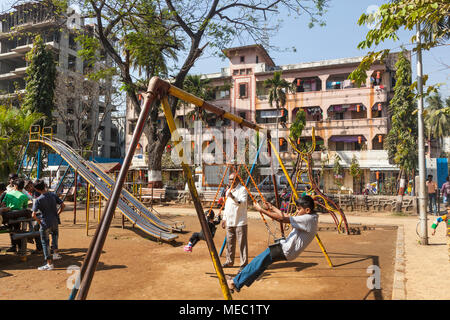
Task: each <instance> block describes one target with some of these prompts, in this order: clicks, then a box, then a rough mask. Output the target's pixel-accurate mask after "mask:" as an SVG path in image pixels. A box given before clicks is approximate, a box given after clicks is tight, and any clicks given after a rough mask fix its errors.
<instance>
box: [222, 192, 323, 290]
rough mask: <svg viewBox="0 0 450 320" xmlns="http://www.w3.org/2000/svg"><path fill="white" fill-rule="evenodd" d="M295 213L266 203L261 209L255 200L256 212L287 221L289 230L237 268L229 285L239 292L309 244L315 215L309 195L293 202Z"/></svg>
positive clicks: (229, 280) (316, 222)
mask: <svg viewBox="0 0 450 320" xmlns="http://www.w3.org/2000/svg"><path fill="white" fill-rule="evenodd" d="M296 205H297V215H296V216H289V215H287V214H286V213H284V212H282V211H281V210H279V209H277V208H275V207H273V206H272V205H270V204H267V207H266V208H261V207H260V206H259V205H258V204H257V203H255V204H254V207H255V209H256V210H257V211H259V212H261V213H263V214H265V215H267V216H268V217H270V218H272V219H274V220H277V221H279V222H283V223H290V224H291V226H292V231H291V233H290V234H289V235H288V237H287V238H286V239H283V240H280V242H278V243H277V244H275V245H272V246H270V247H269V248H267V249H266V250H265V251H263V252H262V253H261V254H259V255H258V256H256V257H255V258H254V259H253V260H252V262H251V263H250V264H249V265H248V266H247V267H245V268H244V269H243V270H241V271H240V272H239V273H238V274H237V275H236V276H235V277H234V278H228V279H227V283H228V286H229V288H230V289H231V290H232V291H234V290H237V291H239V290H240V289H241V288H242V287H243V286H247V287H249V286H251V285H252V283H253V282H254V281H255V280H256V279H257V278H258V277H259V276H260V275H261V274H262V273H263V272H264V271H265V270H266V269H267V267H269V266H270V265H271V264H272V263H274V262H277V261H283V260H287V261H291V260H294V259H295V258H296V257H298V255H299V254H300V253H302V252H303V251H304V250H305V248H306V247H307V246H308V245H309V244H310V243H311V241H312V240H313V239H314V237H315V235H316V233H317V226H318V222H319V218H318V215H317V214H316V213H315V212H314V200H313V199H312V198H311V197H310V196H303V197H301V198H300V199H298V200H297V201H296Z"/></svg>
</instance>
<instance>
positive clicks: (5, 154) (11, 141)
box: [0, 106, 43, 181]
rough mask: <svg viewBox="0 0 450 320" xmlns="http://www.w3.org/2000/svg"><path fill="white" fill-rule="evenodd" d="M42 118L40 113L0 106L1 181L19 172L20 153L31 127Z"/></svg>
mask: <svg viewBox="0 0 450 320" xmlns="http://www.w3.org/2000/svg"><path fill="white" fill-rule="evenodd" d="M42 118H43V115H42V114H39V113H30V112H25V111H24V110H23V109H17V108H13V107H10V106H0V181H5V180H6V177H7V176H8V174H9V173H11V172H15V170H17V167H16V165H17V163H18V161H19V159H18V157H19V156H20V155H19V152H20V149H21V148H22V146H24V145H25V144H26V142H27V138H28V132H29V130H30V127H31V126H32V125H33V124H35V123H36V122H37V121H39V120H41V119H42Z"/></svg>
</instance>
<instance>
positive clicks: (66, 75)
mask: <svg viewBox="0 0 450 320" xmlns="http://www.w3.org/2000/svg"><path fill="white" fill-rule="evenodd" d="M0 22H1V27H0V100H1V101H3V102H5V101H9V102H10V103H11V102H12V104H13V105H15V106H17V107H19V106H20V99H19V98H18V97H19V96H20V95H21V94H23V93H24V92H25V85H26V83H25V77H26V69H27V62H26V60H25V55H26V53H27V52H29V51H30V50H31V48H32V46H33V39H34V37H35V35H37V34H40V35H41V36H42V38H43V39H44V42H45V44H46V46H47V48H49V49H51V50H53V52H54V55H55V59H56V61H57V62H58V65H57V71H58V75H57V81H56V94H55V104H56V110H55V111H54V119H55V122H54V124H53V132H54V136H55V137H57V138H59V139H61V140H64V141H66V142H67V143H68V144H69V145H71V146H72V147H74V148H76V149H78V148H79V145H80V143H79V142H80V141H81V143H83V142H85V141H91V140H92V139H93V135H94V133H95V130H96V129H97V128H98V127H99V123H100V122H99V121H100V119H104V120H103V122H102V124H101V125H100V128H99V135H98V139H97V140H96V141H95V142H94V143H95V145H94V148H93V156H98V157H105V158H114V157H120V148H119V146H118V129H117V128H116V127H115V126H114V125H113V123H112V120H111V112H113V111H115V110H114V107H113V106H112V103H111V95H112V92H113V90H114V88H113V87H112V84H111V81H100V82H94V81H90V80H88V79H87V77H86V72H87V70H88V65H87V63H86V62H84V61H83V60H82V59H81V58H80V57H79V56H78V55H77V51H78V50H80V49H81V47H80V44H79V43H77V41H76V40H75V38H76V37H77V35H78V34H79V33H80V32H93V30H94V28H95V25H85V23H84V19H83V18H81V17H80V15H79V14H77V13H76V12H75V11H74V10H73V9H71V8H69V9H68V12H67V14H59V13H56V11H55V8H54V7H52V6H51V5H49V4H48V3H46V2H42V1H30V2H25V3H21V4H18V5H16V6H14V7H13V8H11V10H10V11H9V12H6V13H4V14H2V15H0ZM102 65H105V66H110V65H111V61H110V60H109V59H108V58H106V57H105V58H103V60H102V61H97V62H96V63H95V65H94V69H95V68H99V67H101V66H102Z"/></svg>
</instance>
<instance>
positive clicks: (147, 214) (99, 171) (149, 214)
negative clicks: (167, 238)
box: [46, 138, 184, 232]
mask: <svg viewBox="0 0 450 320" xmlns="http://www.w3.org/2000/svg"><path fill="white" fill-rule="evenodd" d="M46 141H49V142H50V143H53V144H54V147H57V148H61V150H64V149H67V150H68V151H70V152H72V154H73V155H74V156H75V157H76V158H77V159H78V160H79V161H80V162H81V163H83V164H84V165H85V166H86V167H88V168H89V169H90V170H91V172H93V173H94V174H95V175H97V176H98V177H99V178H100V179H101V180H103V181H104V182H106V184H107V185H108V186H109V187H110V188H111V186H112V185H113V184H114V180H113V179H112V178H111V177H110V176H108V175H107V174H106V173H104V172H103V171H102V169H101V168H99V167H98V166H97V165H96V164H95V163H93V162H91V161H86V160H85V159H83V158H82V157H81V156H80V155H79V154H78V153H76V152H75V151H74V150H72V148H71V147H70V146H68V145H67V144H66V143H65V142H64V141H62V140H59V139H55V138H53V140H46ZM122 195H123V197H124V198H125V200H126V201H127V202H128V203H129V204H131V205H132V206H133V207H134V208H136V209H137V210H138V211H139V212H142V213H143V214H144V216H145V217H146V218H147V219H148V220H149V221H150V222H151V223H152V224H154V225H155V226H157V227H158V228H160V229H163V230H166V231H178V232H180V231H181V230H182V229H183V227H184V226H181V227H178V226H176V225H172V226H171V225H168V224H166V223H164V222H163V221H161V220H160V219H159V218H158V217H157V216H156V215H155V214H154V213H153V209H149V208H147V207H146V206H145V205H143V204H142V203H141V202H140V201H139V200H138V199H136V198H135V197H134V196H133V195H132V194H131V193H130V192H129V191H128V190H126V189H123V190H122Z"/></svg>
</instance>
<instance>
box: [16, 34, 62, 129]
mask: <svg viewBox="0 0 450 320" xmlns="http://www.w3.org/2000/svg"><path fill="white" fill-rule="evenodd" d="M26 59H27V61H28V62H29V63H30V65H29V66H28V68H27V77H26V83H27V84H26V88H25V91H26V93H25V98H24V102H23V108H24V110H25V111H27V112H30V113H35V112H38V113H42V114H44V115H45V120H44V125H45V126H48V125H50V124H51V123H52V118H53V116H52V111H53V110H54V109H55V105H54V102H53V98H54V94H55V87H56V85H55V80H56V63H55V60H54V57H53V53H52V52H51V51H50V50H47V49H46V48H45V44H44V41H43V40H42V37H41V36H40V35H38V36H36V38H35V39H34V43H33V48H32V50H31V51H30V52H29V53H28V54H27V55H26Z"/></svg>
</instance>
